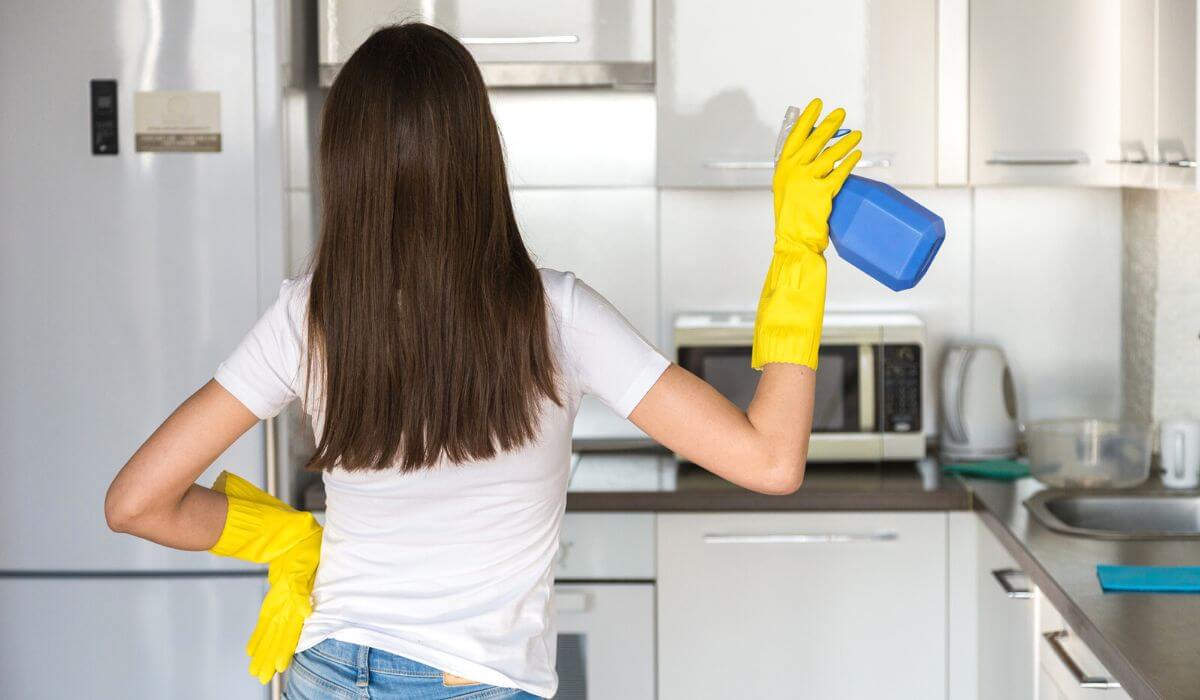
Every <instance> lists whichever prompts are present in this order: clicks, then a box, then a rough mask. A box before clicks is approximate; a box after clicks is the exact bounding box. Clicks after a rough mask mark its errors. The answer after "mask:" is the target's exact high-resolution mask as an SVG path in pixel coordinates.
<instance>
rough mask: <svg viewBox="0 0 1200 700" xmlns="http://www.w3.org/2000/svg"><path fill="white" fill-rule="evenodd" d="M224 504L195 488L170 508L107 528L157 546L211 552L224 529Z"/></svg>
mask: <svg viewBox="0 0 1200 700" xmlns="http://www.w3.org/2000/svg"><path fill="white" fill-rule="evenodd" d="M227 507H228V501H227V499H226V498H225V495H224V494H221V493H217V492H216V491H213V490H212V489H207V488H204V487H203V486H199V485H195V484H193V485H192V486H190V487H188V490H187V491H186V492H185V493H184V495H183V498H181V499H180V500H179V502H178V503H176V504H174V505H172V506H166V507H162V508H157V509H152V510H148V511H145V512H142V513H138V514H136V516H134V517H129V518H128V519H125V520H122V519H120V518H119V517H118V518H111V519H110V523H109V524H110V526H111V527H112V528H113V529H114V530H117V531H119V532H124V533H128V534H130V535H134V536H136V537H141V538H142V539H146V540H150V541H151V542H157V543H158V544H161V545H164V546H167V547H173V548H175V549H186V550H192V551H204V550H207V549H211V548H212V546H213V545H215V544H216V543H217V540H218V539H219V538H220V537H221V531H222V530H223V529H224V527H225V515H226V510H227Z"/></svg>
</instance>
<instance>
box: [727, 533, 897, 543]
mask: <svg viewBox="0 0 1200 700" xmlns="http://www.w3.org/2000/svg"><path fill="white" fill-rule="evenodd" d="M897 539H900V535H898V534H897V533H896V532H895V531H892V530H879V531H876V532H812V533H768V534H761V535H729V534H716V535H705V536H704V544H842V543H848V542H894V541H895V540H897Z"/></svg>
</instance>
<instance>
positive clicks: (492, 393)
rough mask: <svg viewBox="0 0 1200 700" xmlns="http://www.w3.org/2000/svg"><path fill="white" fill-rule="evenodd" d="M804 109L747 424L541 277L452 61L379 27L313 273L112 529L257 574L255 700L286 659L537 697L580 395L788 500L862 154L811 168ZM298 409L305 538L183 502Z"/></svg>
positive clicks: (334, 107)
mask: <svg viewBox="0 0 1200 700" xmlns="http://www.w3.org/2000/svg"><path fill="white" fill-rule="evenodd" d="M820 111H821V104H820V102H819V101H816V100H814V101H813V103H812V104H810V105H809V106H808V108H807V109H806V110H805V112H804V114H803V116H802V117H801V119H800V121H799V123H798V125H797V126H796V128H795V129H794V131H793V133H792V135H791V137H790V138H789V139H788V141H787V144H786V146H785V149H784V152H783V155H782V157H781V160H780V163H779V166H778V168H777V170H776V174H775V180H774V193H775V218H776V240H775V255H774V259H773V261H772V263H771V267H770V269H769V271H768V275H767V280H766V283H765V284H764V286H763V295H762V300H761V302H760V305H759V309H758V317H757V323H756V329H755V341H754V353H753V362H752V364H753V365H754V366H755V367H756V368H760V369H762V370H763V372H762V378H761V380H760V381H759V385H758V389H757V393H756V394H755V397H754V401H753V403H751V405H750V408H749V411H748V412H745V413H743V412H742V411H740V410H739V409H738V408H736V407H735V406H734V405H733V404H731V403H730V402H729V401H727V400H726V399H725V398H723V397H722V396H721V395H720V394H718V393H717V392H716V391H715V390H713V389H712V388H711V387H710V386H708V385H707V384H705V383H704V382H702V381H701V380H699V379H698V378H696V377H695V376H693V375H691V374H689V373H688V372H687V371H685V370H683V369H681V368H680V367H678V366H675V365H672V364H671V363H670V362H668V361H667V360H666V359H665V358H664V357H663V356H662V355H661V354H659V352H658V351H657V350H655V349H654V348H653V347H652V346H651V345H649V344H648V343H646V342H645V341H644V340H643V339H642V338H641V337H639V336H638V334H637V333H636V332H635V331H634V330H633V329H632V328H631V327H630V326H629V324H628V323H627V322H626V321H625V320H624V319H623V318H622V317H621V315H620V314H619V313H618V312H617V311H616V310H615V309H613V307H611V306H610V305H609V304H608V303H607V302H606V301H605V300H604V299H603V298H601V297H600V296H599V295H598V294H597V293H596V292H594V291H593V290H592V289H590V288H589V287H588V286H587V285H585V284H584V283H582V282H581V281H579V280H577V279H576V278H575V277H574V276H573V275H571V274H570V273H563V272H556V271H553V270H539V269H537V268H536V267H535V266H534V264H533V262H532V261H531V259H530V257H529V254H528V252H527V251H526V250H525V247H524V245H523V243H522V241H521V237H520V232H519V231H518V229H517V225H516V222H515V220H514V217H513V211H512V205H511V202H510V200H509V193H508V187H507V179H506V175H505V168H504V160H503V154H502V149H501V142H500V137H499V134H498V132H497V129H496V124H495V121H494V120H493V118H492V114H491V110H490V107H489V104H488V96H487V91H486V89H485V87H484V85H483V81H482V79H481V77H480V73H479V70H478V68H477V66H476V65H475V63H474V61H473V60H472V59H471V56H470V54H469V53H467V51H466V50H465V49H464V48H463V47H462V46H461V45H460V44H459V43H458V42H457V41H455V40H454V39H453V38H451V37H450V36H449V35H447V34H445V33H443V32H441V31H439V30H437V29H434V28H432V27H429V26H426V25H423V24H406V25H402V26H395V27H389V28H385V29H381V30H379V31H378V32H376V33H375V34H374V35H373V36H372V37H371V38H370V39H368V40H367V41H366V42H365V43H364V44H363V45H362V47H361V48H359V49H358V51H356V52H355V53H354V55H353V56H352V57H351V58H350V60H349V61H348V62H347V63H346V64H345V66H344V67H343V68H342V70H341V72H340V73H339V74H338V77H337V80H336V82H335V83H334V85H333V87H332V88H331V89H330V91H329V95H328V97H327V100H326V103H325V107H324V115H323V118H322V123H321V135H320V174H321V188H322V205H323V224H322V231H321V240H320V244H319V248H318V250H317V253H316V257H315V263H314V266H313V272H312V274H310V275H307V276H304V277H300V278H297V279H294V280H289V281H287V282H284V284H283V286H282V288H281V289H280V295H279V299H278V301H277V302H276V303H275V305H274V306H273V307H272V308H271V309H270V310H268V311H267V312H266V314H265V315H264V316H263V317H262V318H261V319H260V320H259V322H258V323H257V325H256V326H255V327H254V328H253V330H251V332H250V333H249V335H248V336H247V337H246V338H245V340H244V341H243V342H242V344H241V345H240V346H239V347H238V348H237V350H236V351H235V352H234V353H233V355H232V356H231V357H230V358H229V359H228V360H226V361H225V362H224V363H222V364H221V365H220V367H218V369H217V371H216V374H215V378H214V380H213V381H210V382H208V384H206V385H205V386H204V387H202V388H201V389H200V390H199V391H197V392H196V394H194V395H193V396H192V397H191V398H189V399H188V400H187V401H186V402H185V403H184V404H183V405H182V406H180V407H179V408H178V409H177V410H176V411H175V413H174V414H172V415H171V416H170V417H169V418H168V419H167V420H166V422H164V423H163V425H162V426H161V427H160V428H159V429H158V430H157V431H156V432H155V433H154V434H153V435H152V436H151V437H150V438H149V439H148V440H147V441H146V443H145V444H144V445H143V446H142V447H141V448H140V449H139V450H138V451H137V453H136V454H135V455H134V456H133V457H132V458H131V459H130V461H129V463H128V464H127V465H125V467H124V468H123V469H122V470H121V472H120V473H119V474H118V475H117V477H116V479H115V480H114V481H113V484H112V486H111V487H110V489H109V493H108V497H107V499H106V503H105V512H106V515H107V518H108V522H109V524H110V526H111V527H112V528H113V529H115V530H118V531H122V532H128V533H131V534H134V535H137V536H139V537H143V538H146V539H150V540H153V541H155V542H159V543H161V544H164V545H167V546H170V547H176V548H179V549H191V550H210V549H211V550H212V551H213V552H215V553H217V554H221V555H226V556H237V557H241V558H244V559H248V560H252V561H258V562H269V563H270V574H269V581H270V584H271V588H270V591H269V593H268V595H267V598H266V600H265V601H264V603H263V609H262V613H261V617H260V620H259V626H258V628H257V629H256V630H255V633H254V636H253V638H252V639H251V644H250V646H249V648H248V651H249V652H250V654H251V656H252V657H253V661H252V672H254V673H255V675H258V676H259V677H260V678H261V679H262V680H263V681H264V682H265V681H266V680H267V679H269V678H270V677H271V675H272V674H273V673H274V672H275V671H282V670H284V669H285V668H287V667H288V665H289V662H290V661H291V660H292V658H293V657H292V653H293V651H297V652H298V653H296V655H295V663H294V664H293V665H292V666H291V669H292V670H291V671H290V672H289V673H288V681H287V686H286V694H287V697H289V698H293V699H297V698H316V697H348V698H349V697H363V694H362V693H363V691H364V689H365V690H367V691H368V692H369V693H370V697H375V698H380V697H421V698H426V697H428V698H435V697H436V698H441V697H470V698H482V697H489V698H491V697H535V696H537V697H549V696H552V695H554V693H555V689H556V686H557V677H556V675H555V672H554V654H555V626H554V619H553V615H552V614H551V610H552V609H551V605H552V602H553V601H552V597H551V596H552V583H553V580H552V579H553V567H552V559H553V556H554V554H555V552H556V550H557V544H558V534H559V527H560V524H561V521H562V514H563V509H564V504H565V500H566V487H567V477H568V474H569V459H570V452H571V425H572V421H573V420H574V417H575V413H576V410H577V409H578V406H579V401H580V398H581V396H582V395H583V394H594V395H596V396H598V397H599V398H600V399H601V400H603V401H604V402H605V403H607V404H608V405H609V406H610V407H611V408H612V409H613V410H614V411H615V412H616V413H618V414H619V415H621V416H627V417H628V418H629V419H630V420H631V421H632V422H633V423H634V424H635V425H637V426H638V427H639V428H641V429H642V430H644V431H645V432H646V433H648V434H649V435H650V436H651V437H653V438H654V439H655V440H657V441H658V442H660V443H662V444H663V445H665V446H666V447H668V448H670V449H672V450H674V451H675V452H677V453H679V454H681V455H684V456H685V457H687V458H688V459H689V460H691V461H693V462H695V463H696V464H699V465H700V466H702V467H704V468H706V469H708V470H710V471H712V472H714V473H715V474H717V475H719V476H721V477H723V478H725V479H728V480H729V481H731V482H733V483H735V484H738V485H740V486H743V487H746V488H748V489H753V490H755V491H760V492H763V493H770V494H785V493H791V492H793V491H795V490H796V489H797V488H799V486H800V483H801V480H802V478H803V475H804V465H805V458H806V452H807V447H808V435H809V431H810V428H811V416H812V405H813V386H814V369H815V367H816V360H817V346H818V343H819V340H820V331H821V319H822V314H823V308H824V297H825V260H824V258H823V257H822V251H823V250H824V249H825V246H826V244H827V241H828V234H827V228H826V220H827V219H828V216H829V212H830V209H831V203H832V198H833V196H834V195H835V194H836V193H837V191H838V189H839V188H840V187H841V184H842V182H843V181H844V180H845V178H846V176H847V175H848V174H849V173H850V170H851V169H852V168H853V167H854V164H855V163H856V162H857V160H858V157H859V152H858V151H855V150H854V147H855V146H856V145H857V143H858V141H859V138H860V135H859V134H858V133H857V132H855V133H852V134H850V135H848V136H846V137H844V138H842V139H841V140H839V141H837V142H836V143H834V144H833V145H831V146H830V147H829V148H828V149H826V148H825V146H826V144H827V142H828V141H829V139H830V138H832V136H833V134H834V132H835V131H836V130H837V128H838V126H840V124H841V121H842V118H843V113H842V112H841V110H835V111H834V112H832V113H831V114H830V115H828V116H827V117H826V118H825V119H824V120H823V121H822V122H821V123H820V125H818V126H816V128H815V129H814V128H813V126H814V125H815V124H816V122H817V118H818V117H819V115H820ZM839 161H840V165H839V164H838V163H839ZM563 223H564V226H569V225H570V222H569V220H564V222H563ZM294 399H300V400H301V401H302V402H303V407H304V409H305V410H306V412H308V413H309V414H310V415H311V416H312V421H313V428H314V433H315V435H317V436H318V444H317V450H316V454H315V455H314V457H313V458H312V461H311V463H310V465H309V466H310V467H311V468H313V469H318V470H321V471H322V472H323V479H324V482H325V487H326V493H327V499H328V504H327V512H326V515H327V521H326V525H325V529H324V532H323V533H322V532H321V529H320V528H319V527H318V526H317V525H316V523H315V522H314V521H313V519H312V517H311V516H310V515H308V514H305V513H298V512H296V511H294V510H292V509H290V508H288V507H287V506H285V505H283V504H282V503H279V502H278V501H275V500H274V499H271V498H270V497H269V496H266V495H265V494H263V493H261V492H259V491H257V490H256V489H254V488H253V487H252V486H250V485H249V484H247V483H245V482H244V481H241V480H240V479H237V478H236V477H229V476H225V475H223V476H222V478H221V479H219V480H218V483H216V484H215V485H214V488H213V489H207V488H204V487H202V486H199V485H197V484H195V483H194V482H195V480H196V479H197V478H198V477H199V475H200V474H201V473H202V472H203V471H204V470H205V469H206V468H207V467H208V466H209V465H210V464H211V463H212V462H213V461H214V460H215V459H216V458H217V457H218V456H219V455H220V454H221V453H222V452H223V451H224V450H225V449H226V448H227V447H228V446H229V445H230V444H231V443H232V442H233V441H234V440H236V439H237V438H238V436H240V435H241V434H242V433H244V432H245V431H246V430H248V429H250V428H251V427H252V426H254V425H255V423H256V422H257V421H259V420H260V419H266V418H270V417H271V416H274V415H276V414H278V413H279V412H280V411H281V410H282V409H283V408H284V407H285V406H286V405H287V404H288V403H289V402H290V401H292V400H294ZM318 560H319V562H320V566H319V567H318V566H317V562H318ZM314 571H315V580H314ZM310 592H311V597H310ZM310 601H311V607H310ZM297 637H299V640H298V644H297Z"/></svg>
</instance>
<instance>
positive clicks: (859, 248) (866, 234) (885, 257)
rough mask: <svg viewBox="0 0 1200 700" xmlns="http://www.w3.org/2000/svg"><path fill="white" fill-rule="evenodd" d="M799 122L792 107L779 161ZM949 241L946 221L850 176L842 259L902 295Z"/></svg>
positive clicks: (833, 230)
mask: <svg viewBox="0 0 1200 700" xmlns="http://www.w3.org/2000/svg"><path fill="white" fill-rule="evenodd" d="M799 117H800V109H799V108H797V107H788V110H787V113H786V114H785V115H784V117H783V128H782V129H781V130H780V133H779V140H778V141H777V142H776V145H775V159H776V160H779V154H780V153H781V152H782V151H783V144H784V142H786V141H787V137H788V134H790V133H791V131H792V127H794V126H795V125H796V120H797V119H799ZM846 133H849V130H848V129H843V130H841V131H839V132H838V133H837V134H835V136H842V135H843V134H846ZM945 238H946V224H945V222H944V221H942V217H940V216H938V215H937V214H934V213H933V212H931V211H929V210H928V209H926V208H925V207H923V206H921V205H920V204H917V203H916V202H914V201H913V200H912V199H909V198H908V197H906V196H905V195H903V194H901V193H900V191H899V190H897V189H896V188H894V187H892V186H891V185H886V184H884V183H882V182H877V181H875V180H868V179H867V178H865V177H859V176H857V175H851V176H850V177H849V178H847V180H846V183H845V184H844V185H842V190H841V191H840V192H838V195H837V197H835V198H834V200H833V212H832V213H831V214H830V215H829V239H830V240H831V241H832V242H833V247H834V248H835V249H836V250H837V252H838V255H839V256H841V258H842V259H843V260H845V261H846V262H848V263H850V264H851V265H854V266H855V267H857V268H858V269H860V270H862V271H863V272H865V273H867V274H868V275H870V276H871V277H874V278H875V279H877V280H879V281H880V282H882V283H883V284H884V285H886V286H887V287H888V288H890V289H892V290H895V291H897V292H899V291H901V290H904V289H909V288H911V287H914V286H916V284H917V282H920V281H921V278H922V277H924V276H925V272H926V270H928V269H929V265H930V263H932V262H933V258H934V256H936V255H937V252H938V249H939V248H941V247H942V241H943V240H945Z"/></svg>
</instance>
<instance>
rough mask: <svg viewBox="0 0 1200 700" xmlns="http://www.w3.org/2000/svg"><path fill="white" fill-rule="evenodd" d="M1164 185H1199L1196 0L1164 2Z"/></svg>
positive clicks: (1160, 133) (1160, 113) (1160, 112)
mask: <svg viewBox="0 0 1200 700" xmlns="http://www.w3.org/2000/svg"><path fill="white" fill-rule="evenodd" d="M1157 16H1158V83H1157V88H1158V89H1157V97H1158V102H1157V105H1158V109H1157V110H1156V112H1155V113H1156V115H1157V117H1158V119H1157V124H1156V126H1157V144H1156V145H1157V151H1158V163H1157V164H1156V165H1157V170H1158V186H1159V187H1160V188H1163V189H1178V188H1188V189H1190V188H1192V187H1194V186H1195V184H1196V168H1195V163H1196V161H1197V159H1200V154H1197V153H1196V0H1158V15H1157Z"/></svg>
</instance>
